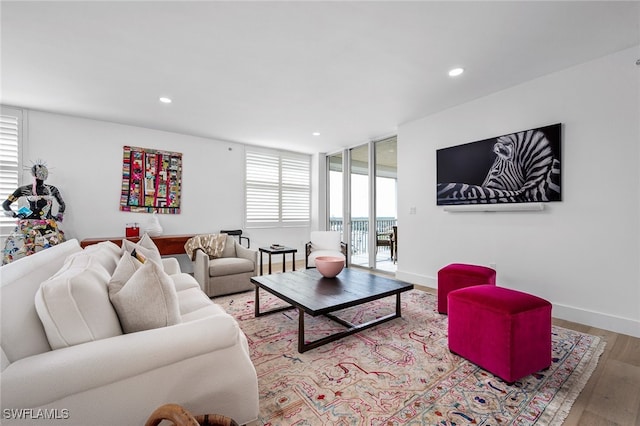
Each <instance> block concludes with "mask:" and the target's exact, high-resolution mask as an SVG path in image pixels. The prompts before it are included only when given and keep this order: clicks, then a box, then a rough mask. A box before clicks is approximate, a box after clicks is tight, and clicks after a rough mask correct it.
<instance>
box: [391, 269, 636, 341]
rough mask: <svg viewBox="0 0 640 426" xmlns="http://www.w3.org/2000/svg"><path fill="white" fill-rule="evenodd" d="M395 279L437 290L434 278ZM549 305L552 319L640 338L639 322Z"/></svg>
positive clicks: (405, 274)
mask: <svg viewBox="0 0 640 426" xmlns="http://www.w3.org/2000/svg"><path fill="white" fill-rule="evenodd" d="M396 278H397V279H399V280H401V281H406V282H409V283H413V284H418V285H422V286H425V287H429V288H433V289H437V288H438V280H437V278H436V277H429V276H425V275H419V274H413V273H410V272H404V271H397V272H396ZM551 303H552V304H553V312H552V315H553V317H554V318H558V319H563V320H566V321H571V322H576V323H579V324H583V325H588V326H590V327H597V328H601V329H603V330H609V331H613V332H616V333H620V334H626V335H629V336H633V337H638V338H640V321H639V320H634V319H632V318H624V317H619V316H616V315H610V314H606V313H603V312H596V311H590V310H586V309H582V308H578V307H575V306H569V305H563V304H559V303H553V301H551Z"/></svg>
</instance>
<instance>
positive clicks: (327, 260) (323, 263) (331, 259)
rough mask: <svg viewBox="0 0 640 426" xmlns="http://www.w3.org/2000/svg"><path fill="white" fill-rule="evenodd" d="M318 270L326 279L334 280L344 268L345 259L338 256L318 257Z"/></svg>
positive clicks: (316, 262) (316, 261)
mask: <svg viewBox="0 0 640 426" xmlns="http://www.w3.org/2000/svg"><path fill="white" fill-rule="evenodd" d="M315 264H316V269H317V270H318V272H320V273H321V274H322V276H323V277H325V278H333V277H335V276H336V275H338V274H339V273H340V271H342V268H344V259H343V258H342V257H336V256H318V257H316V260H315Z"/></svg>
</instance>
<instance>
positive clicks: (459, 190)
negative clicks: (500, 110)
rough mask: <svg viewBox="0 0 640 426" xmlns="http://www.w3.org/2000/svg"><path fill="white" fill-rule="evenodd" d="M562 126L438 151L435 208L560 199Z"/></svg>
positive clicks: (547, 127) (518, 133)
mask: <svg viewBox="0 0 640 426" xmlns="http://www.w3.org/2000/svg"><path fill="white" fill-rule="evenodd" d="M561 127H562V125H561V123H558V124H553V125H550V126H545V127H539V128H536V129H530V130H525V131H521V132H516V133H510V134H507V135H503V136H498V137H496V138H491V139H485V140H481V141H476V142H469V143H466V144H463V145H457V146H452V147H448V148H442V149H438V150H437V151H436V174H437V191H436V193H437V204H438V205H451V204H497V203H531V202H546V201H562V193H561V191H560V189H561V188H560V186H561V185H560V183H561V180H560V147H561Z"/></svg>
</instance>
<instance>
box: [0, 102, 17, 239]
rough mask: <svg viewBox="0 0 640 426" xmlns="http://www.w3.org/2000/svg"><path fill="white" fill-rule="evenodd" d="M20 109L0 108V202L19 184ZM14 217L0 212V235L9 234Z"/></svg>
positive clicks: (13, 224) (13, 226)
mask: <svg viewBox="0 0 640 426" xmlns="http://www.w3.org/2000/svg"><path fill="white" fill-rule="evenodd" d="M21 133H22V111H21V110H19V109H15V108H8V107H4V106H3V107H2V109H1V110H0V203H2V202H4V200H6V199H7V197H8V196H9V195H11V194H12V193H13V191H15V190H16V188H17V187H18V186H19V183H20V182H19V179H20V170H21V167H20V142H21V137H22V134H21ZM15 226H16V219H15V218H12V217H9V216H5V215H4V213H1V212H0V237H6V236H7V235H9V234H10V233H11V232H12V231H13V228H15Z"/></svg>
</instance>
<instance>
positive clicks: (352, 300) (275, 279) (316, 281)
mask: <svg viewBox="0 0 640 426" xmlns="http://www.w3.org/2000/svg"><path fill="white" fill-rule="evenodd" d="M251 282H253V283H254V284H255V286H256V300H255V315H256V317H259V316H262V315H267V314H271V313H274V312H280V311H283V310H286V309H292V308H297V309H298V352H301V353H302V352H306V351H308V350H310V349H313V348H317V347H318V346H321V345H324V344H327V343H329V342H333V341H335V340H338V339H341V338H343V337H345V336H349V335H351V334H353V333H356V332H358V331H361V330H365V329H367V328H370V327H373V326H375V325H378V324H381V323H383V322H386V321H390V320H392V319H394V318H399V317H400V316H401V315H402V312H401V309H400V294H401V293H402V292H405V291H408V290H411V289H412V288H413V284H408V283H405V282H402V281H398V280H395V279H393V278H386V277H383V276H380V275H374V274H370V273H369V272H364V271H359V270H357V269H354V268H345V269H343V270H342V272H340V274H339V275H338V276H337V277H336V278H324V277H323V276H322V275H320V273H319V272H318V271H317V270H315V269H305V270H303V271H296V272H285V273H282V274H275V275H262V276H258V277H253V278H251ZM261 288H262V289H264V290H265V291H267V292H269V293H271V294H273V295H274V296H276V297H278V298H279V299H282V300H284V301H286V302H287V303H290V304H291V306H284V307H282V308H278V309H272V310H270V311H265V312H260V289H261ZM393 295H395V296H396V311H395V313H392V314H389V315H386V316H384V317H381V318H377V319H375V320H372V321H369V322H366V323H363V324H351V323H350V322H348V321H345V320H343V319H340V318H338V317H336V316H335V315H333V314H332V312H335V311H339V310H341V309H345V308H350V307H352V306H357V305H361V304H363V303H367V302H371V301H373V300H378V299H382V298H383V297H388V296H393ZM305 313H306V314H309V315H311V316H314V317H315V316H318V315H324V316H326V317H327V318H330V319H332V320H333V321H335V322H337V323H339V324H341V325H343V326H345V327H346V328H347V329H346V330H344V331H341V332H338V333H335V334H332V335H331V336H327V337H323V338H321V339H318V340H314V341H312V342H305V338H304V314H305Z"/></svg>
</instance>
